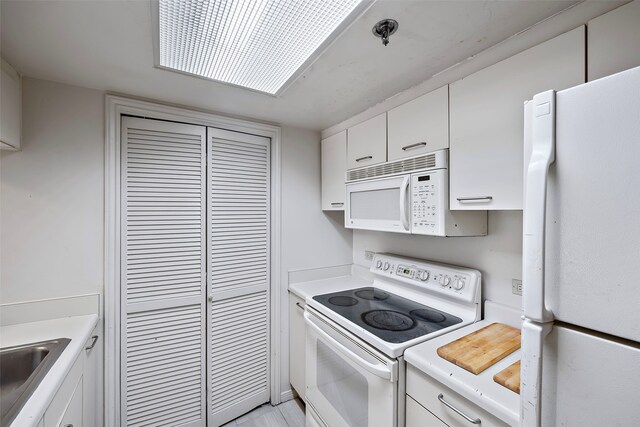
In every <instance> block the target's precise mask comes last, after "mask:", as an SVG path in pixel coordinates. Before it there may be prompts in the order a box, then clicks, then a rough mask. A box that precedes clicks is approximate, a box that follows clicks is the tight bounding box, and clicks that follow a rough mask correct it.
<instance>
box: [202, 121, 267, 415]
mask: <svg viewBox="0 0 640 427" xmlns="http://www.w3.org/2000/svg"><path fill="white" fill-rule="evenodd" d="M208 141H209V142H208V166H207V176H208V180H209V182H208V201H207V209H208V211H207V216H208V224H209V229H208V236H207V238H208V249H207V250H208V262H209V264H208V276H209V280H208V287H209V298H210V300H209V307H208V321H209V327H208V335H209V343H208V346H209V354H208V366H209V387H208V394H209V424H210V425H212V426H218V425H221V424H224V423H226V422H228V421H229V420H232V419H234V418H236V417H238V416H239V415H242V414H244V413H245V412H247V411H249V410H251V409H253V408H254V407H256V406H257V405H260V404H262V403H265V402H267V401H269V396H270V394H269V339H268V337H269V197H270V196H269V188H270V179H269V177H270V167H269V158H270V154H269V146H270V140H269V139H268V138H263V137H258V136H253V135H247V134H243V133H238V132H230V131H224V130H220V129H213V128H209V129H208Z"/></svg>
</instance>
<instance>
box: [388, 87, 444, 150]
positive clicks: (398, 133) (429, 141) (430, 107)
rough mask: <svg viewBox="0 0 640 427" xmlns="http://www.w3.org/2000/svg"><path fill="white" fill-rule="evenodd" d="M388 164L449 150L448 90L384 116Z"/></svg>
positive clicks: (431, 93)
mask: <svg viewBox="0 0 640 427" xmlns="http://www.w3.org/2000/svg"><path fill="white" fill-rule="evenodd" d="M387 126H388V139H389V161H393V160H398V159H403V158H405V157H414V156H419V155H421V154H425V153H429V152H431V151H436V150H442V149H445V148H449V86H443V87H441V88H440V89H436V90H434V91H433V92H429V93H427V94H426V95H422V96H421V97H419V98H416V99H414V100H413V101H410V102H407V103H406V104H402V105H400V106H399V107H396V108H394V109H392V110H389V112H388V113H387Z"/></svg>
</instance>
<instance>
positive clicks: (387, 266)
mask: <svg viewBox="0 0 640 427" xmlns="http://www.w3.org/2000/svg"><path fill="white" fill-rule="evenodd" d="M382 268H383V270H384V271H387V270H388V269H389V263H388V262H385V263H384V267H382Z"/></svg>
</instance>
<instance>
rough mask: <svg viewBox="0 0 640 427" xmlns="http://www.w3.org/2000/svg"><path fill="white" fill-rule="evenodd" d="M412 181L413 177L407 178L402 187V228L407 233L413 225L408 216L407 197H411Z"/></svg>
mask: <svg viewBox="0 0 640 427" xmlns="http://www.w3.org/2000/svg"><path fill="white" fill-rule="evenodd" d="M410 180H411V176H405V177H404V179H403V180H402V186H401V187H400V218H401V219H402V227H404V229H405V230H406V231H409V226H410V225H411V223H410V221H409V218H408V216H407V215H408V212H407V197H409V181H410Z"/></svg>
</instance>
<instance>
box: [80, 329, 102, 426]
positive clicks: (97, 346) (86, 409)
mask: <svg viewBox="0 0 640 427" xmlns="http://www.w3.org/2000/svg"><path fill="white" fill-rule="evenodd" d="M101 329H102V326H101V325H98V326H96V328H95V329H94V330H93V332H92V333H91V337H90V338H89V339H88V340H87V342H86V343H85V346H84V348H85V349H84V369H83V374H82V378H83V381H84V389H83V399H82V417H83V420H84V425H85V426H94V427H102V425H103V413H102V410H103V407H102V406H103V405H102V384H103V383H102V370H101V369H100V361H99V358H100V355H102V348H103V347H102V343H103V341H102V336H101V335H102V334H101Z"/></svg>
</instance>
